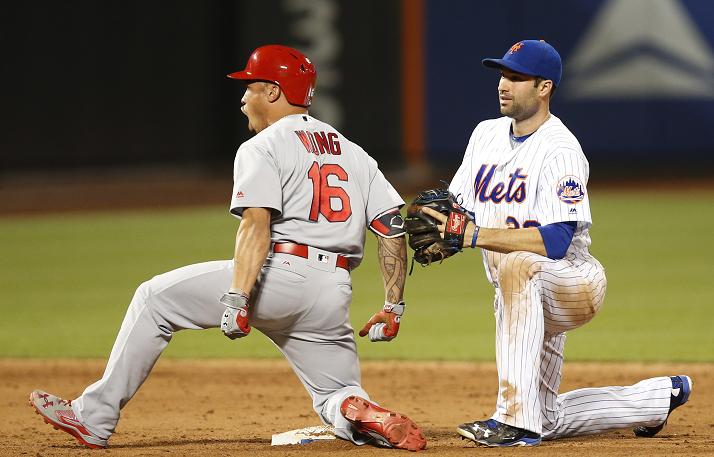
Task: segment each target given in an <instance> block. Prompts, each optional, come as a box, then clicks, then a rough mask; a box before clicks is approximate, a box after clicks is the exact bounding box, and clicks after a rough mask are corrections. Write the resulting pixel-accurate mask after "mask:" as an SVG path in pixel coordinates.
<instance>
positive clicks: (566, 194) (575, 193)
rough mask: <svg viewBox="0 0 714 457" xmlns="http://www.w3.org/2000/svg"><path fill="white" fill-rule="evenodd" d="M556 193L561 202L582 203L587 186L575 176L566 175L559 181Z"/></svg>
mask: <svg viewBox="0 0 714 457" xmlns="http://www.w3.org/2000/svg"><path fill="white" fill-rule="evenodd" d="M555 193H556V194H557V195H558V198H559V199H560V201H561V202H563V203H567V204H569V205H574V204H576V203H580V202H581V201H583V199H584V198H585V186H583V185H582V184H581V183H580V180H579V179H578V178H577V177H575V176H566V177H564V178H562V179H561V180H560V182H558V185H557V186H556V189H555Z"/></svg>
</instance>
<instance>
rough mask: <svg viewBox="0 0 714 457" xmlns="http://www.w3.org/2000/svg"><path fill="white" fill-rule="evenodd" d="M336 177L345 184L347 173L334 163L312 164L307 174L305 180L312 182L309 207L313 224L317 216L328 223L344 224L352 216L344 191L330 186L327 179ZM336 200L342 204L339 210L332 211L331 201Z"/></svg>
mask: <svg viewBox="0 0 714 457" xmlns="http://www.w3.org/2000/svg"><path fill="white" fill-rule="evenodd" d="M330 176H336V177H337V179H338V180H340V181H343V182H347V180H348V179H347V178H348V176H347V172H346V171H345V169H344V168H342V167H341V166H339V165H337V164H334V163H326V164H324V165H322V166H319V165H318V164H317V162H313V163H312V166H311V167H310V170H308V172H307V179H309V180H310V181H312V204H311V205H310V217H309V219H310V220H311V221H313V222H317V218H318V215H319V214H322V215H323V216H325V219H327V220H328V221H330V222H344V221H346V220H347V219H349V218H350V216H351V215H352V207H351V206H350V196H349V195H347V192H346V191H345V189H343V188H342V187H339V186H330V185H329V184H328V183H327V178H329V177H330ZM333 198H334V199H337V200H339V201H340V203H341V204H342V205H341V206H342V207H341V209H339V210H337V211H336V210H333V209H332V199H333Z"/></svg>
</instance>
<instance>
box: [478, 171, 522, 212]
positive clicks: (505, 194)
mask: <svg viewBox="0 0 714 457" xmlns="http://www.w3.org/2000/svg"><path fill="white" fill-rule="evenodd" d="M522 170H523V169H522V168H516V171H514V172H513V173H511V174H509V175H508V178H509V180H508V184H506V183H503V182H498V183H495V185H494V186H491V181H492V180H493V174H494V173H495V172H496V165H491V166H488V165H486V164H483V165H481V168H479V170H478V173H477V174H476V179H474V195H475V196H476V197H478V199H479V201H481V202H482V203H485V202H487V201H489V200H491V201H492V202H494V203H501V202H502V201H505V202H506V203H511V202H516V203H522V202H523V201H524V200H525V199H526V178H528V175H525V174H523V173H522V172H521V171H522Z"/></svg>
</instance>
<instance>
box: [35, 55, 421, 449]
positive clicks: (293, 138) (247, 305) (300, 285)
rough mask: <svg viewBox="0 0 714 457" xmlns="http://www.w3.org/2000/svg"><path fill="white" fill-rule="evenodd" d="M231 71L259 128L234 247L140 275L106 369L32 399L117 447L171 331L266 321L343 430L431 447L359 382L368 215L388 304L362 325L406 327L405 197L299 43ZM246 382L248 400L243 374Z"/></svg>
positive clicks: (389, 329) (240, 184)
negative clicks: (351, 127)
mask: <svg viewBox="0 0 714 457" xmlns="http://www.w3.org/2000/svg"><path fill="white" fill-rule="evenodd" d="M229 77H231V78H234V79H239V80H244V81H245V82H246V85H247V88H246V91H245V95H244V96H243V99H242V107H241V110H242V111H243V113H244V114H245V115H246V117H247V118H248V128H249V129H250V130H251V131H253V132H255V133H256V135H255V136H254V137H253V138H251V139H250V140H248V141H246V142H245V143H243V145H241V147H240V148H239V149H238V153H237V154H236V159H235V168H234V187H233V195H232V199H231V206H230V211H231V213H232V214H233V215H235V216H237V217H239V218H241V219H242V221H241V224H240V227H239V228H238V233H237V235H236V248H235V255H234V258H233V259H232V260H223V261H215V262H206V263H201V264H196V265H189V266H186V267H183V268H179V269H177V270H174V271H171V272H168V273H165V274H162V275H159V276H156V277H154V278H153V279H151V280H149V281H147V282H145V283H144V284H142V285H141V286H140V287H139V288H138V289H137V291H136V294H135V295H134V298H133V300H132V301H131V303H130V305H129V309H128V311H127V314H126V317H125V319H124V322H123V323H122V326H121V329H120V331H119V335H118V336H117V339H116V342H115V343H114V347H113V349H112V353H111V355H110V357H109V361H108V363H107V368H106V370H105V372H104V375H103V376H102V379H100V380H99V381H97V382H95V383H94V384H92V385H91V386H89V387H87V388H86V389H85V391H84V392H83V393H82V395H81V396H80V397H79V398H77V399H75V400H72V401H66V400H63V399H61V398H59V397H57V396H55V395H52V394H49V393H46V392H43V391H34V392H33V393H32V394H31V395H30V405H31V406H32V407H34V408H35V410H36V412H37V413H38V414H40V415H41V416H42V417H43V419H44V420H45V421H46V422H47V423H49V424H51V425H53V426H54V427H55V428H58V429H60V430H62V431H65V432H67V433H70V434H71V435H73V436H74V437H75V438H77V440H79V442H80V443H82V444H84V445H86V446H88V447H91V448H103V447H106V446H107V441H108V439H109V437H110V436H111V435H112V433H113V432H114V429H115V427H116V424H117V422H118V420H119V412H120V410H121V408H122V407H124V405H125V404H126V403H127V402H128V401H129V400H130V399H131V398H132V396H133V395H134V394H135V393H136V391H137V390H138V389H139V387H140V386H141V384H142V383H143V382H144V380H145V379H146V378H147V376H148V375H149V373H150V372H151V369H152V367H153V366H154V363H156V361H157V359H158V358H159V356H160V355H161V353H162V351H163V350H164V349H165V348H166V346H167V345H168V343H169V341H170V340H171V338H172V336H173V333H174V332H177V331H179V330H183V329H206V328H216V327H220V328H221V330H222V331H223V333H224V334H225V335H226V336H227V337H229V338H231V339H235V338H242V337H245V336H247V335H248V334H249V333H250V331H251V328H252V327H255V328H257V329H258V330H260V331H261V332H262V333H264V334H265V335H266V336H267V337H268V338H270V340H272V341H273V343H275V345H276V346H277V347H278V349H279V350H280V351H281V352H282V353H283V355H285V357H286V358H287V360H288V361H289V362H290V365H291V366H292V367H293V369H294V371H295V373H296V375H297V376H298V378H299V379H300V381H301V382H302V384H303V385H304V386H305V388H306V389H307V391H308V392H309V394H310V396H311V398H312V401H313V408H314V409H315V412H316V413H317V414H318V415H319V417H320V418H321V419H322V420H323V421H324V422H325V423H326V424H330V425H332V426H334V429H335V434H336V435H337V436H338V437H340V438H343V439H346V440H350V441H352V442H354V443H356V444H364V443H368V442H371V443H375V444H379V445H381V446H387V447H395V448H401V449H408V450H411V451H417V450H420V449H423V448H424V447H425V446H426V439H425V438H424V436H423V434H422V432H421V430H420V429H419V427H418V426H417V425H416V424H415V423H414V422H412V421H411V419H409V418H408V417H406V416H403V415H401V414H398V413H395V412H392V411H389V410H386V409H384V408H382V407H380V406H378V405H377V404H375V403H373V402H372V401H370V399H369V395H368V394H367V392H365V391H364V389H363V388H362V386H361V380H360V366H359V359H358V357H357V350H356V347H355V341H354V335H353V331H352V327H351V325H350V322H349V305H350V302H351V300H352V282H351V277H350V270H352V269H354V268H356V267H357V266H358V265H359V263H360V261H361V259H362V253H363V248H364V240H365V227H367V226H368V227H369V228H370V229H371V230H372V231H373V232H374V233H375V234H376V235H377V237H378V242H377V244H378V247H379V251H378V258H379V262H380V268H381V271H382V275H383V277H384V287H385V304H384V307H383V308H382V310H381V311H379V312H378V313H376V314H375V315H374V316H373V317H372V318H371V319H370V320H369V322H368V323H367V324H366V325H365V326H364V327H363V328H362V330H361V331H360V335H361V336H366V335H369V338H370V340H372V341H389V340H391V339H393V338H394V337H396V336H397V332H398V330H399V323H400V318H401V316H402V314H403V313H404V308H405V305H404V302H403V301H402V295H403V289H404V280H405V271H406V261H407V257H406V242H405V240H404V228H403V225H404V224H403V221H402V219H401V216H400V215H399V207H401V206H402V205H403V204H404V202H403V201H402V199H401V197H400V196H399V194H398V193H397V192H396V191H395V190H394V188H393V187H392V186H391V184H389V182H388V181H387V180H386V179H385V177H384V175H383V174H382V172H381V171H380V170H379V169H378V167H377V163H376V162H375V161H374V159H372V158H371V157H370V156H369V155H367V153H366V152H365V151H364V150H363V149H362V148H361V147H359V146H358V145H357V144H355V143H353V142H351V141H349V140H348V139H347V138H345V137H344V136H343V135H342V134H341V133H340V132H338V131H337V130H335V129H334V128H333V127H331V126H330V125H328V124H326V123H324V122H321V121H319V120H317V119H315V118H313V117H311V116H310V115H308V111H307V108H308V106H310V104H311V101H312V96H313V91H314V88H315V83H316V79H317V72H316V70H315V67H314V66H313V64H312V62H311V61H310V60H309V59H308V58H307V57H306V56H304V55H303V54H302V53H300V52H299V51H297V50H296V49H292V48H289V47H286V46H279V45H269V46H263V47H260V48H258V49H256V50H255V51H254V52H253V54H252V55H251V56H250V58H249V60H248V64H247V65H246V69H245V70H243V71H239V72H235V73H231V74H230V75H229ZM245 376H250V373H245ZM236 388H237V390H236V392H235V393H236V399H237V402H238V403H240V395H239V393H240V391H241V389H240V379H238V380H236ZM227 394H228V395H231V393H230V392H228V393H227Z"/></svg>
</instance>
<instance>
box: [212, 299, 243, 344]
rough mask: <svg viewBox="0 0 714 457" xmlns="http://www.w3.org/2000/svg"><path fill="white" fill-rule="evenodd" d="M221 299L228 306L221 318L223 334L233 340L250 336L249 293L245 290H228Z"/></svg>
mask: <svg viewBox="0 0 714 457" xmlns="http://www.w3.org/2000/svg"><path fill="white" fill-rule="evenodd" d="M219 301H220V302H221V303H222V304H224V305H225V306H226V310H225V311H224V312H223V317H222V318H221V331H222V332H223V334H224V335H226V336H227V337H228V338H230V339H232V340H234V339H236V338H243V337H244V336H248V334H249V333H250V325H249V324H248V295H247V294H245V293H244V292H239V293H234V292H228V293H225V294H223V296H222V297H221V299H220V300H219Z"/></svg>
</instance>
